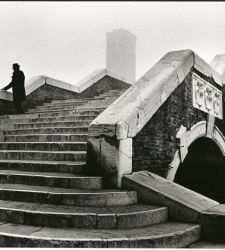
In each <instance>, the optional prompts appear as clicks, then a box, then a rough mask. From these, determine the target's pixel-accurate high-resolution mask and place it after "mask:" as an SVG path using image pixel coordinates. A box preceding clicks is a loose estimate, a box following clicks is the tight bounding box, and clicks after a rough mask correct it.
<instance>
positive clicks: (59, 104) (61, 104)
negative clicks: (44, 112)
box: [36, 97, 117, 109]
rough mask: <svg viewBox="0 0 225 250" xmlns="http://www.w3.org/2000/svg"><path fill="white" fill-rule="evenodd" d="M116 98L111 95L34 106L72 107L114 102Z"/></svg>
mask: <svg viewBox="0 0 225 250" xmlns="http://www.w3.org/2000/svg"><path fill="white" fill-rule="evenodd" d="M116 99H117V98H115V97H113V98H107V99H105V98H104V99H100V100H89V101H86V102H82V103H50V104H49V103H48V104H44V105H42V106H36V108H38V109H39V108H44V107H45V108H53V109H54V108H55V107H57V108H58V107H63V108H67V107H68V108H72V107H78V106H79V107H81V106H85V105H87V104H88V105H93V106H95V105H107V106H108V105H109V104H111V103H112V102H114V101H115V100H116Z"/></svg>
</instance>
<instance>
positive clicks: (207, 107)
mask: <svg viewBox="0 0 225 250" xmlns="http://www.w3.org/2000/svg"><path fill="white" fill-rule="evenodd" d="M192 84H193V106H194V107H195V108H197V109H200V110H202V111H204V112H206V113H209V114H211V115H213V116H215V117H218V118H220V119H222V118H223V113H222V92H221V91H220V90H218V89H217V88H216V87H214V86H212V85H211V84H210V83H208V82H206V81H204V80H203V79H201V78H200V77H198V76H197V75H195V74H193V83H192Z"/></svg>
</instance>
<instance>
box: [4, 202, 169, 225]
mask: <svg viewBox="0 0 225 250" xmlns="http://www.w3.org/2000/svg"><path fill="white" fill-rule="evenodd" d="M167 215H168V213H167V208H166V207H159V206H151V205H141V204H138V205H126V206H119V207H83V206H82V207H77V206H57V205H48V204H41V203H30V202H17V201H4V200H0V221H5V222H10V223H16V224H24V225H31V226H40V227H58V228H137V227H143V226H149V225H153V224H157V223H162V222H164V221H165V220H166V219H167Z"/></svg>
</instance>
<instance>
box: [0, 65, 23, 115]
mask: <svg viewBox="0 0 225 250" xmlns="http://www.w3.org/2000/svg"><path fill="white" fill-rule="evenodd" d="M24 81H25V76H24V73H23V71H21V70H20V65H19V64H17V63H14V64H13V75H12V81H11V82H10V83H9V84H8V85H7V86H6V87H5V88H3V90H8V89H10V88H12V91H13V103H14V105H15V107H16V111H17V113H18V114H23V113H24V112H23V109H22V107H21V104H22V102H24V101H25V100H26V94H25V88H24Z"/></svg>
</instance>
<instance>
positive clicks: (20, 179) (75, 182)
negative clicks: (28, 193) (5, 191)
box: [0, 170, 102, 189]
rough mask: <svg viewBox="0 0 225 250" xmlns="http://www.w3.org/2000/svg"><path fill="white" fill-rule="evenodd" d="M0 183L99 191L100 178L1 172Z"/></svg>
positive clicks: (66, 174)
mask: <svg viewBox="0 0 225 250" xmlns="http://www.w3.org/2000/svg"><path fill="white" fill-rule="evenodd" d="M0 183H11V184H25V185H35V186H47V187H58V188H75V189H76V188H79V189H100V188H102V177H96V176H86V175H81V174H79V175H75V174H72V173H57V172H56V173H54V172H49V173H48V172H31V171H18V170H1V171H0Z"/></svg>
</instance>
